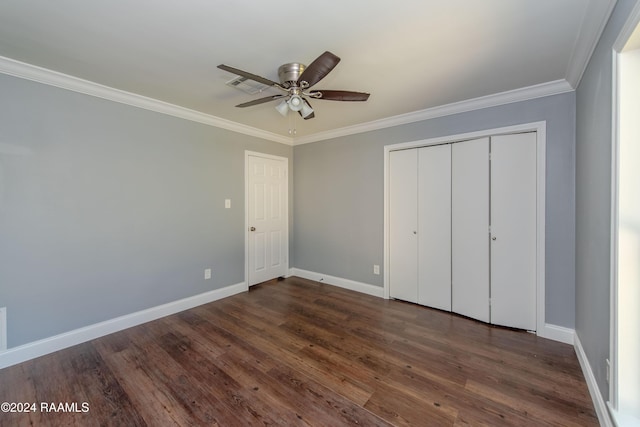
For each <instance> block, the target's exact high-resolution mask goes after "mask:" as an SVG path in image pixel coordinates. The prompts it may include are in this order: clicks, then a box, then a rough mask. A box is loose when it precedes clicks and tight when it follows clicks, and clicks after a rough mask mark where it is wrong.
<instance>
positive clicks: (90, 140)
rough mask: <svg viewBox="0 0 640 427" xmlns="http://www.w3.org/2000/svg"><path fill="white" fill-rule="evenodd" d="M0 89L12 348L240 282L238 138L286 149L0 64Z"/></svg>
mask: <svg viewBox="0 0 640 427" xmlns="http://www.w3.org/2000/svg"><path fill="white" fill-rule="evenodd" d="M0 94H1V96H0V307H1V306H6V307H7V324H8V345H9V347H13V346H17V345H20V344H25V343H28V342H31V341H34V340H37V339H41V338H45V337H49V336H52V335H55V334H58V333H61V332H65V331H69V330H73V329H75V328H79V327H82V326H86V325H90V324H93V323H96V322H100V321H103V320H107V319H111V318H114V317H117V316H120V315H124V314H129V313H132V312H135V311H138V310H142V309H146V308H149V307H153V306H156V305H159V304H163V303H166V302H170V301H174V300H177V299H180V298H185V297H189V296H192V295H196V294H200V293H202V292H206V291H210V290H213V289H217V288H221V287H224V286H227V285H232V284H236V283H240V282H243V281H244V150H245V149H248V150H254V151H261V152H265V153H270V154H275V155H280V156H286V157H289V159H291V158H292V149H291V147H288V146H286V145H282V144H278V143H274V142H269V141H264V140H261V139H258V138H253V137H249V136H245V135H241V134H237V133H233V132H229V131H225V130H223V129H218V128H214V127H210V126H206V125H202V124H198V123H194V122H190V121H186V120H182V119H178V118H174V117H170V116H166V115H162V114H158V113H154V112H150V111H146V110H142V109H138V108H133V107H130V106H126V105H123V104H118V103H115V102H111V101H106V100H102V99H99V98H94V97H90V96H86V95H82V94H78V93H74V92H70V91H65V90H61V89H58V88H54V87H50V86H46V85H41V84H38V83H34V82H31V81H27V80H22V79H18V78H14V77H10V76H6V75H0ZM290 167H291V160H290ZM290 185H291V183H290ZM225 198H230V199H232V209H230V210H226V209H224V199H225ZM205 268H213V278H212V279H211V280H206V281H205V280H204V279H203V277H204V276H203V273H204V269H205Z"/></svg>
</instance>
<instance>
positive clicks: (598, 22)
mask: <svg viewBox="0 0 640 427" xmlns="http://www.w3.org/2000/svg"><path fill="white" fill-rule="evenodd" d="M589 3H593V5H590V6H589V7H587V13H586V14H585V16H584V18H583V19H582V24H581V25H580V32H579V33H578V38H577V39H576V44H575V46H574V48H573V52H572V53H571V59H570V60H569V65H568V67H567V74H566V75H567V81H568V82H569V84H570V85H571V87H573V88H574V89H575V88H577V87H578V85H579V84H580V80H581V79H582V75H583V74H584V71H585V70H586V69H587V65H589V60H590V59H591V55H593V52H594V51H595V49H596V46H597V45H598V41H599V40H600V37H601V36H602V32H603V31H604V27H605V26H606V25H607V22H609V17H610V16H611V13H612V12H613V8H614V7H615V5H616V0H608V1H597V0H590V1H589ZM589 12H591V13H589ZM592 28H596V31H590V29H592Z"/></svg>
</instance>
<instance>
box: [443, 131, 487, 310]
mask: <svg viewBox="0 0 640 427" xmlns="http://www.w3.org/2000/svg"><path fill="white" fill-rule="evenodd" d="M451 190H452V191H451V197H452V200H451V207H452V212H451V214H452V217H451V219H452V224H451V237H452V241H451V244H452V247H451V254H452V259H451V267H452V269H451V273H452V294H451V305H452V306H451V309H452V311H453V312H455V313H459V314H462V315H464V316H468V317H472V318H474V319H478V320H482V321H483V322H489V321H490V317H489V138H481V139H476V140H472V141H464V142H457V143H455V144H453V145H452V147H451Z"/></svg>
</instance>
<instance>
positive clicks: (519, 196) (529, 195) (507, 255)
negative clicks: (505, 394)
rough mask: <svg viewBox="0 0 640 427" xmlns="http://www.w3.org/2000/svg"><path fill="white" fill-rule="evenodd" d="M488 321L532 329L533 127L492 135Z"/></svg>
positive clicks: (534, 176)
mask: <svg viewBox="0 0 640 427" xmlns="http://www.w3.org/2000/svg"><path fill="white" fill-rule="evenodd" d="M491 323H493V324H497V325H503V326H510V327H514V328H520V329H527V330H530V331H533V330H535V329H536V133H535V132H533V133H521V134H513V135H502V136H494V137H491Z"/></svg>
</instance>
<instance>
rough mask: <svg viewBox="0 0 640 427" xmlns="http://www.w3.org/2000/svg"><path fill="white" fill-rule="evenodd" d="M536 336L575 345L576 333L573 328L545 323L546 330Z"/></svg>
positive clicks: (543, 329)
mask: <svg viewBox="0 0 640 427" xmlns="http://www.w3.org/2000/svg"><path fill="white" fill-rule="evenodd" d="M536 335H538V336H539V337H542V338H548V339H550V340H554V341H559V342H563V343H565V344H571V345H573V344H574V342H575V336H576V331H575V330H573V329H571V328H565V327H564V326H558V325H552V324H550V323H545V324H544V328H542V330H540V331H537V333H536Z"/></svg>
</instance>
